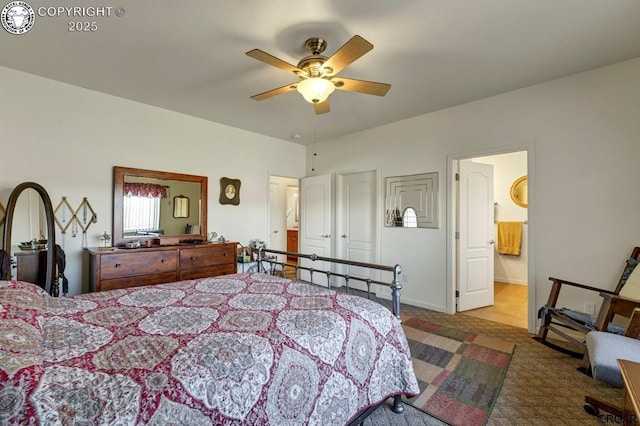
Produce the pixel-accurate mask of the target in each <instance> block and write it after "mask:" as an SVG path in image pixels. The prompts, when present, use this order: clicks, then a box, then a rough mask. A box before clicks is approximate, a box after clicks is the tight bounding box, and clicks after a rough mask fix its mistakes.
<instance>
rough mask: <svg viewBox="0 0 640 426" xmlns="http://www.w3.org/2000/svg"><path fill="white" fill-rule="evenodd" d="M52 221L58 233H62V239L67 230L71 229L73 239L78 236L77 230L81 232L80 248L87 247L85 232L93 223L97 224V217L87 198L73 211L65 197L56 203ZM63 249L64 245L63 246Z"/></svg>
mask: <svg viewBox="0 0 640 426" xmlns="http://www.w3.org/2000/svg"><path fill="white" fill-rule="evenodd" d="M54 220H55V223H56V225H57V226H58V228H60V232H61V233H62V239H63V241H64V236H65V234H66V233H67V230H68V229H69V228H71V236H72V237H73V238H75V237H76V236H77V235H78V229H81V230H82V247H84V248H86V247H87V230H88V229H89V227H90V226H91V224H93V223H97V222H98V215H97V214H96V212H95V211H94V210H93V207H91V204H90V203H89V200H87V197H84V198H83V199H82V202H81V203H80V205H78V208H77V209H75V210H74V209H73V207H71V204H70V203H69V201H68V200H67V197H62V200H60V202H59V203H58V205H57V206H56V208H55V210H54ZM63 247H64V244H63Z"/></svg>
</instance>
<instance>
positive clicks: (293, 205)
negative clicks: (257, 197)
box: [267, 176, 300, 262]
mask: <svg viewBox="0 0 640 426" xmlns="http://www.w3.org/2000/svg"><path fill="white" fill-rule="evenodd" d="M299 193H300V181H299V180H298V179H295V178H288V177H282V176H270V177H269V240H268V241H267V244H268V247H269V248H271V249H274V250H280V251H289V252H297V251H298V229H299V227H300V204H299V198H300V197H299ZM278 260H279V261H281V262H284V261H285V260H286V259H284V256H279V259H278Z"/></svg>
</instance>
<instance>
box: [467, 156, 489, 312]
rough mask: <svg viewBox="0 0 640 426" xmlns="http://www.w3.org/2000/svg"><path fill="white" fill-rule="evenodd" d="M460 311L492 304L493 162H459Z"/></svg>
mask: <svg viewBox="0 0 640 426" xmlns="http://www.w3.org/2000/svg"><path fill="white" fill-rule="evenodd" d="M458 171H459V175H460V181H459V188H458V212H459V213H458V232H459V239H458V311H466V310H469V309H475V308H480V307H482V306H489V305H493V255H494V244H495V237H494V223H493V216H494V211H493V166H492V165H490V164H482V163H474V162H472V161H471V160H461V161H460V162H459V170H458Z"/></svg>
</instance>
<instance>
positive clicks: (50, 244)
mask: <svg viewBox="0 0 640 426" xmlns="http://www.w3.org/2000/svg"><path fill="white" fill-rule="evenodd" d="M33 191H35V193H37V194H38V195H39V198H40V199H39V201H40V203H39V205H38V206H36V207H35V208H34V209H33V210H34V211H29V212H26V213H24V214H23V212H22V209H21V210H20V211H17V210H16V208H17V207H18V206H19V205H20V204H22V203H19V202H18V200H19V198H20V195H21V194H23V198H24V196H27V197H28V198H29V199H30V200H31V199H33V198H35V197H32V195H33V194H32V192H33ZM27 204H31V203H30V202H27ZM33 204H35V203H33ZM29 210H32V209H31V208H30V207H29ZM40 210H42V214H43V216H44V217H43V218H40V219H42V222H43V223H42V225H41V226H39V228H40V229H38V231H37V232H38V234H40V233H41V232H42V233H44V229H42V228H43V227H44V226H46V231H47V233H46V240H47V241H46V250H42V251H43V252H46V253H44V256H45V258H46V261H45V264H46V267H45V268H44V275H43V277H42V282H41V283H40V282H39V283H38V285H41V286H42V287H43V288H44V290H45V291H46V292H47V293H49V294H51V295H52V296H55V297H57V296H58V294H59V289H58V280H57V273H56V265H55V251H56V232H55V224H54V212H53V206H52V204H51V198H49V194H48V193H47V191H46V190H45V189H44V188H43V187H42V186H41V185H39V184H37V183H35V182H24V183H21V184H20V185H18V186H16V187H15V188H14V189H13V191H12V192H11V195H9V201H8V202H7V211H6V216H5V222H4V238H3V250H4V251H5V253H7V254H9V255H10V254H11V253H12V251H13V248H14V247H12V246H15V244H12V230H13V224H14V219H15V218H16V217H18V216H32V215H33V216H36V217H39V216H40ZM19 219H24V218H23V217H19ZM40 219H38V220H40ZM19 222H20V220H19ZM33 233H34V232H33V231H32V232H31V234H33ZM29 240H30V238H29ZM33 249H34V250H35V249H36V247H34V248H33ZM2 278H3V279H4V278H5V277H2Z"/></svg>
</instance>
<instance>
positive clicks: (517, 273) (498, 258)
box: [473, 151, 529, 285]
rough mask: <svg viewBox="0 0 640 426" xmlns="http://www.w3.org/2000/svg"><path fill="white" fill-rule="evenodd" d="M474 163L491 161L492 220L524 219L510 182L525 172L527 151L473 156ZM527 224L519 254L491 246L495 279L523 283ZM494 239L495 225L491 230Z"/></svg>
mask: <svg viewBox="0 0 640 426" xmlns="http://www.w3.org/2000/svg"><path fill="white" fill-rule="evenodd" d="M473 161H474V162H478V163H484V164H491V165H492V166H493V194H494V195H493V199H494V202H495V203H497V205H496V206H495V209H494V211H495V218H494V219H495V220H496V221H504V222H510V221H511V222H523V223H526V221H527V209H526V208H523V207H520V206H519V205H517V204H516V203H514V202H513V200H512V199H511V185H512V184H513V182H514V181H515V180H516V179H518V178H520V177H522V176H525V175H527V152H526V151H519V152H510V153H508V154H499V155H489V156H485V157H478V158H474V159H473ZM528 233H529V226H528V224H525V225H523V226H522V246H521V248H520V255H519V256H507V255H502V254H500V253H498V244H497V243H496V244H495V245H494V248H495V249H494V256H493V260H494V262H493V266H494V268H493V270H494V273H493V277H494V280H495V281H500V282H503V283H509V284H520V285H526V284H527V258H528V256H529V250H528V247H527V243H528V242H529V238H528ZM494 235H495V236H496V237H495V238H494V240H495V241H496V242H497V241H498V238H497V235H498V226H497V225H496V227H495V230H494Z"/></svg>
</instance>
